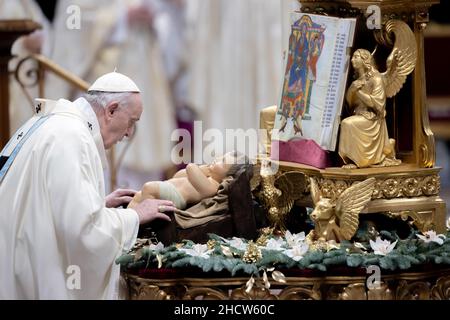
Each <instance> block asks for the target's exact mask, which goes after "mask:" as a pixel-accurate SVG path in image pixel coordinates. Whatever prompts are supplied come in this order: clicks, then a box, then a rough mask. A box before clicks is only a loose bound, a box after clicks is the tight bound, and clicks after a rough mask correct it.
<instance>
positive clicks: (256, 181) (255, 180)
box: [250, 165, 261, 192]
mask: <svg viewBox="0 0 450 320" xmlns="http://www.w3.org/2000/svg"><path fill="white" fill-rule="evenodd" d="M260 172H261V166H260V165H254V166H253V176H252V178H251V179H250V190H251V191H252V192H253V191H254V190H255V189H256V188H257V187H258V186H259V185H260V183H261V174H260Z"/></svg>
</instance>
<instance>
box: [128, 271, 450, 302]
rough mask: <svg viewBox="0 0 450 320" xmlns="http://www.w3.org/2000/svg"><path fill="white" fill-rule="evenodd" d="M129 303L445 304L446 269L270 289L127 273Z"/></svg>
mask: <svg viewBox="0 0 450 320" xmlns="http://www.w3.org/2000/svg"><path fill="white" fill-rule="evenodd" d="M125 278H126V280H127V283H128V286H129V298H130V299H132V300H194V299H208V300H305V299H312V300H430V299H431V300H448V299H450V269H442V270H439V271H428V272H420V273H412V272H410V273H406V272H405V273H397V274H392V275H386V276H382V277H381V282H380V283H379V284H375V285H374V286H372V285H369V287H367V285H366V277H365V276H322V277H320V276H319V277H317V276H316V277H286V284H284V285H282V286H280V285H279V283H274V282H272V283H271V285H272V286H271V289H270V290H269V289H266V288H264V286H254V287H253V288H252V290H250V291H249V292H246V285H245V284H246V282H247V281H248V278H180V279H151V278H140V277H138V276H135V275H129V274H128V275H125Z"/></svg>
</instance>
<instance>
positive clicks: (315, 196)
mask: <svg viewBox="0 0 450 320" xmlns="http://www.w3.org/2000/svg"><path fill="white" fill-rule="evenodd" d="M309 182H310V184H311V191H310V193H311V198H312V201H313V203H314V205H316V203H317V202H319V200H320V188H319V185H318V184H317V181H316V179H314V178H310V179H309Z"/></svg>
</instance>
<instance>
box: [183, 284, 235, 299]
mask: <svg viewBox="0 0 450 320" xmlns="http://www.w3.org/2000/svg"><path fill="white" fill-rule="evenodd" d="M198 298H201V299H202V300H226V299H228V296H227V295H226V294H225V293H224V292H223V291H221V290H219V289H212V288H207V287H200V288H189V289H188V290H187V291H186V294H185V295H184V297H183V300H196V299H198Z"/></svg>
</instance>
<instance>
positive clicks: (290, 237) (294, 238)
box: [284, 230, 306, 248]
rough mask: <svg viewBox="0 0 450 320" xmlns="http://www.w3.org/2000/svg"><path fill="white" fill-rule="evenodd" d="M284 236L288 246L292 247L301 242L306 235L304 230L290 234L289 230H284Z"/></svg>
mask: <svg viewBox="0 0 450 320" xmlns="http://www.w3.org/2000/svg"><path fill="white" fill-rule="evenodd" d="M284 237H285V238H286V242H287V244H288V246H289V247H291V248H293V247H294V246H296V245H298V244H300V243H302V242H303V241H305V239H306V236H305V232H303V231H302V232H300V233H294V234H292V233H291V232H290V231H289V230H288V231H286V233H285V234H284Z"/></svg>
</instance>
